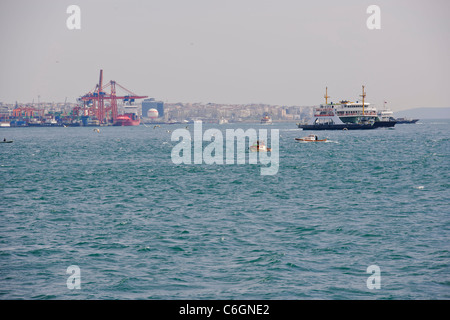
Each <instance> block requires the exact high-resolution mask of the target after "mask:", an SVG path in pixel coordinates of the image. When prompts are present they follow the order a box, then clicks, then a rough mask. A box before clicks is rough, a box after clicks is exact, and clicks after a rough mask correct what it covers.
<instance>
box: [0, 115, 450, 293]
mask: <svg viewBox="0 0 450 320" xmlns="http://www.w3.org/2000/svg"><path fill="white" fill-rule="evenodd" d="M449 124H450V122H449V121H448V120H434V121H432V120H426V121H421V122H419V123H417V124H415V125H397V126H396V127H395V129H377V130H369V131H343V132H341V131H336V132H333V131H328V132H327V131H325V132H317V133H318V134H319V135H320V137H327V138H328V139H329V142H326V143H299V142H296V141H295V140H294V138H296V137H303V136H305V135H307V134H309V133H310V132H307V131H301V130H299V129H297V128H296V126H295V124H294V123H284V124H273V125H272V126H262V125H259V124H253V125H252V124H227V125H217V124H216V125H212V124H209V125H207V124H204V125H203V126H204V129H208V128H218V129H221V130H223V131H224V130H225V129H230V128H232V129H236V128H243V129H248V128H255V129H260V128H264V129H274V128H277V129H279V130H280V155H279V166H280V167H279V171H278V173H277V174H276V175H274V176H262V175H260V169H261V164H244V165H237V164H233V165H206V164H201V165H196V164H192V165H184V164H181V165H175V164H173V163H172V160H171V151H172V148H173V146H175V145H176V144H177V142H172V141H171V139H170V138H171V133H170V132H167V130H170V131H173V130H174V129H176V128H179V127H180V128H181V127H183V128H184V126H181V125H165V126H164V125H162V126H161V127H160V128H155V129H154V128H153V127H151V126H148V127H145V126H139V127H119V128H116V127H107V128H101V129H100V133H96V132H94V131H93V130H92V128H7V129H2V130H1V131H0V134H2V135H3V136H4V137H6V138H8V139H13V140H14V143H12V144H1V145H0V174H1V180H0V191H1V195H0V212H1V215H0V221H1V223H0V298H1V299H449V298H450V268H449V261H450V260H449V258H450V253H449V243H450V237H449V234H450V233H449V231H450V230H449V229H450V218H449V215H450V204H449V196H450V193H449V187H450V177H449V159H450V130H449V128H450V126H449ZM191 132H192V128H191ZM3 136H2V137H1V138H2V139H3ZM206 144H207V143H205V145H206ZM70 265H77V266H78V267H79V268H80V270H81V289H79V290H76V289H75V290H70V289H68V287H67V284H66V281H67V278H68V277H69V274H67V273H66V269H67V267H69V266H70ZM370 265H377V266H379V268H380V270H381V288H380V289H378V290H377V289H372V290H371V289H368V288H367V285H366V281H367V278H368V277H369V276H370V274H368V273H367V272H366V269H367V267H368V266H370Z"/></svg>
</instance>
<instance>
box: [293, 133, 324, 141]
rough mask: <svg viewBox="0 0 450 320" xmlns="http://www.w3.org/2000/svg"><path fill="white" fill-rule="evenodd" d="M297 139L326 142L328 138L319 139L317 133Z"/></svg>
mask: <svg viewBox="0 0 450 320" xmlns="http://www.w3.org/2000/svg"><path fill="white" fill-rule="evenodd" d="M295 140H297V141H305V142H324V141H327V139H319V138H318V137H317V136H316V135H315V134H310V135H309V136H307V137H303V138H295Z"/></svg>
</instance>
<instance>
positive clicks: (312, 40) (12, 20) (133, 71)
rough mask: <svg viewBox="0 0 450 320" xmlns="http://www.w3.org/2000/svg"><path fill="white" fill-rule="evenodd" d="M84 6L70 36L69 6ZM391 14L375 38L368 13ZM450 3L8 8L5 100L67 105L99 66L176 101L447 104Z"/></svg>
mask: <svg viewBox="0 0 450 320" xmlns="http://www.w3.org/2000/svg"><path fill="white" fill-rule="evenodd" d="M72 4H76V5H78V6H79V7H80V10H81V28H80V29H79V30H70V29H68V28H67V26H66V20H67V19H68V17H69V16H70V14H68V13H66V9H67V7H68V6H69V5H72ZM371 4H376V5H378V6H379V7H380V9H381V29H379V30H370V29H368V27H367V25H366V21H367V19H368V18H369V16H370V14H368V13H367V12H366V9H367V7H368V6H369V5H371ZM449 9H450V2H448V1H446V0H441V1H439V0H433V1H385V0H383V1H377V2H372V1H359V0H346V1H331V0H330V1H328V0H320V1H287V0H281V1H253V0H246V1H235V0H231V1H226V2H223V1H206V0H192V1H180V0H174V1H124V0H120V1H81V0H80V1H75V2H72V1H70V2H69V1H49V0H45V1H12V0H6V1H2V2H1V4H0V40H1V43H2V58H1V59H0V70H1V74H0V101H1V102H3V103H14V102H15V101H19V102H22V103H26V102H31V101H33V100H34V101H35V102H36V101H37V100H38V99H40V100H41V101H55V102H56V101H60V102H63V101H64V100H65V99H66V98H67V101H68V102H75V101H76V99H77V98H78V97H79V96H81V95H83V94H85V93H86V92H88V91H90V90H92V89H93V88H94V87H95V84H96V83H97V82H98V74H99V70H100V69H103V70H104V77H105V80H107V81H108V80H116V81H117V82H119V83H120V84H122V85H124V86H125V87H127V88H128V89H130V90H132V91H133V92H136V93H137V94H142V95H148V96H151V97H155V98H156V99H159V100H162V101H165V102H172V103H175V102H193V103H194V102H202V103H208V102H214V103H224V104H227V103H238V104H246V103H266V104H275V105H317V104H319V103H322V102H323V95H324V90H325V87H326V86H327V87H328V94H329V95H330V96H331V100H332V101H338V100H341V99H358V97H359V94H360V91H361V85H365V86H366V91H367V100H368V101H370V102H372V103H374V104H375V105H378V106H380V105H382V104H383V102H384V101H387V102H388V104H389V107H390V108H392V109H393V110H394V111H399V110H404V109H410V108H418V107H448V106H449V104H448V103H447V99H448V98H447V97H446V92H447V90H448V88H449V85H450V80H449V77H448V74H449V73H450V62H449V59H448V57H449V56H450V44H449V41H448V38H449V31H450V22H449V19H448V17H447V15H448V12H450V10H449Z"/></svg>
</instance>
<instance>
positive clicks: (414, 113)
mask: <svg viewBox="0 0 450 320" xmlns="http://www.w3.org/2000/svg"><path fill="white" fill-rule="evenodd" d="M394 116H395V117H396V118H415V119H450V108H415V109H408V110H402V111H398V112H394Z"/></svg>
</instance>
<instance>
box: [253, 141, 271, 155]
mask: <svg viewBox="0 0 450 320" xmlns="http://www.w3.org/2000/svg"><path fill="white" fill-rule="evenodd" d="M250 151H251V152H270V151H272V149H271V148H267V147H266V144H265V143H264V141H262V140H257V141H256V142H255V143H254V144H253V145H252V146H250Z"/></svg>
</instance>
